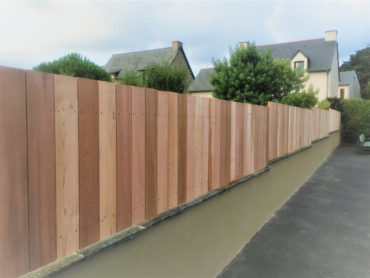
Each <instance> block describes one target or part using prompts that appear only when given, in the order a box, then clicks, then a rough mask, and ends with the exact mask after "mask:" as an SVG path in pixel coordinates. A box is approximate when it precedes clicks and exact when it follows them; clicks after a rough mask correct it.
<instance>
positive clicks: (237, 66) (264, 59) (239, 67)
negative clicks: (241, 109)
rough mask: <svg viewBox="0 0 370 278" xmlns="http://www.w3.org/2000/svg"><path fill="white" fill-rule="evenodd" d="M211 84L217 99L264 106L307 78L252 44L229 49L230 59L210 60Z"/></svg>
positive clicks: (301, 83)
mask: <svg viewBox="0 0 370 278" xmlns="http://www.w3.org/2000/svg"><path fill="white" fill-rule="evenodd" d="M213 64H214V67H215V69H214V73H213V74H212V75H211V79H210V81H211V84H212V85H213V86H214V90H213V96H214V97H216V98H220V99H226V100H234V101H239V102H249V103H253V104H262V105H266V104H267V102H268V101H279V100H281V99H282V98H283V97H284V96H286V95H288V94H290V93H298V92H299V91H300V90H301V89H302V88H303V86H304V82H305V81H306V80H307V77H305V76H304V74H303V72H296V71H295V70H293V69H292V68H291V67H290V65H289V62H288V61H287V60H282V59H274V58H273V57H272V56H271V52H270V51H265V52H263V53H259V52H258V50H257V48H256V47H255V45H252V44H249V45H248V46H247V47H243V48H235V49H234V50H231V51H230V61H227V60H226V58H224V59H223V60H214V61H213Z"/></svg>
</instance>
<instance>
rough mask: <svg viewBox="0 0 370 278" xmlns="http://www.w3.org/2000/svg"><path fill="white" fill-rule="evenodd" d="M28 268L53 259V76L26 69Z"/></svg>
mask: <svg viewBox="0 0 370 278" xmlns="http://www.w3.org/2000/svg"><path fill="white" fill-rule="evenodd" d="M26 91H27V133H28V190H29V191H28V193H29V234H30V269H31V270H33V269H35V268H38V267H40V266H42V265H45V264H47V263H49V262H52V261H54V260H55V259H56V206H55V202H56V187H55V181H56V176H55V163H56V159H55V115H54V76H53V75H52V74H48V73H41V72H36V71H28V72H26Z"/></svg>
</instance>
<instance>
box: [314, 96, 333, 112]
mask: <svg viewBox="0 0 370 278" xmlns="http://www.w3.org/2000/svg"><path fill="white" fill-rule="evenodd" d="M330 106H331V103H330V101H328V100H327V99H323V100H322V101H320V102H319V103H318V104H317V107H318V108H320V109H322V110H329V108H330Z"/></svg>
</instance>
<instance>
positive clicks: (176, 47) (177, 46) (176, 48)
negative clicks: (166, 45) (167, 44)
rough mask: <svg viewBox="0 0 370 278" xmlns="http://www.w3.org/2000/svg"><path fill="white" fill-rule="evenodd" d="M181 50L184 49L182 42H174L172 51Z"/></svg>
mask: <svg viewBox="0 0 370 278" xmlns="http://www.w3.org/2000/svg"><path fill="white" fill-rule="evenodd" d="M180 48H182V42H180V41H173V42H172V49H173V50H178V49H180Z"/></svg>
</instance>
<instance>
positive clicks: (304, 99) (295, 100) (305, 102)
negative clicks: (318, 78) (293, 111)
mask: <svg viewBox="0 0 370 278" xmlns="http://www.w3.org/2000/svg"><path fill="white" fill-rule="evenodd" d="M318 93H319V90H314V88H313V86H312V85H310V86H309V87H308V89H307V90H304V91H302V92H299V93H292V94H289V95H286V96H284V97H283V98H282V99H281V101H279V102H280V103H284V104H288V105H292V106H297V107H302V108H308V109H310V108H312V107H314V106H315V105H316V104H317V102H318V98H317V94H318ZM329 106H330V103H329ZM328 109H329V108H328Z"/></svg>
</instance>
